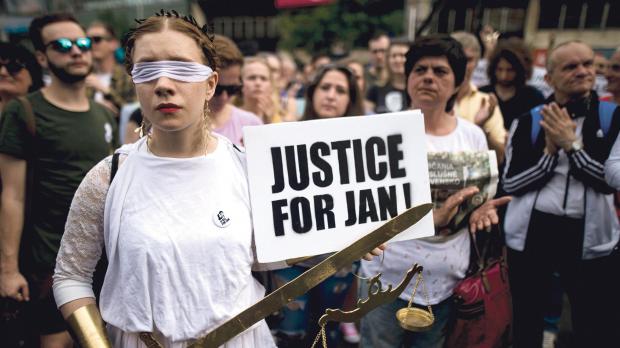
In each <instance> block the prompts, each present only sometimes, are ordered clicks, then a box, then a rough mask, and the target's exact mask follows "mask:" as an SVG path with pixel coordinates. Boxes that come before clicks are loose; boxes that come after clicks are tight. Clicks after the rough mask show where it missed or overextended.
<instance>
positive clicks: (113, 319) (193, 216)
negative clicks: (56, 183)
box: [54, 136, 273, 347]
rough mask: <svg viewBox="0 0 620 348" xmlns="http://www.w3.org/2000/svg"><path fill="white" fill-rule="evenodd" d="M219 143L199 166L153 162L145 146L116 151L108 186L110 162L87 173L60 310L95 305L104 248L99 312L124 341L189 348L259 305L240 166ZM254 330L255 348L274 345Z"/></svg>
mask: <svg viewBox="0 0 620 348" xmlns="http://www.w3.org/2000/svg"><path fill="white" fill-rule="evenodd" d="M217 138H218V146H217V148H216V150H215V151H214V152H213V153H210V154H208V155H206V156H202V157H194V158H163V157H157V156H154V155H152V154H151V153H150V152H148V151H147V147H146V143H145V141H144V140H140V141H138V142H137V143H135V144H133V145H129V146H124V147H123V148H121V149H119V150H118V151H119V152H121V154H125V155H126V157H124V156H121V158H123V157H124V161H122V165H121V166H120V167H119V169H118V172H117V174H116V176H115V178H114V181H113V183H112V185H110V186H109V185H108V183H109V177H110V161H111V160H110V158H107V159H105V160H104V161H102V162H101V163H99V164H98V165H97V166H95V167H94V168H93V169H92V170H91V171H90V172H89V173H88V174H87V176H86V177H85V179H84V181H83V182H82V184H81V185H80V187H79V188H78V190H77V192H76V194H75V197H74V200H73V202H72V204H71V209H70V212H69V216H68V219H67V225H66V229H65V233H64V236H63V239H62V243H61V247H60V250H59V253H58V257H57V265H56V273H55V275H54V295H55V297H56V302H57V304H58V306H61V305H63V304H65V303H67V302H69V301H72V300H75V299H78V298H84V297H94V296H93V291H92V287H91V282H92V281H91V279H92V273H93V270H94V268H95V265H96V263H97V261H98V259H99V256H100V255H101V250H102V246H103V244H104V243H105V250H106V253H107V256H108V260H109V266H108V270H107V273H106V276H105V281H104V285H103V289H102V292H101V298H100V310H101V314H102V317H103V319H104V320H105V321H106V322H107V323H108V324H110V325H112V326H114V327H116V328H119V329H120V330H122V331H124V332H141V331H148V332H153V331H156V332H160V333H161V334H162V335H163V336H164V337H166V338H167V339H169V340H170V341H172V342H179V341H183V340H188V339H191V338H196V337H200V336H202V335H204V334H206V333H207V332H208V331H210V330H212V329H214V328H216V327H217V326H219V325H220V324H222V323H223V322H225V321H226V320H227V319H229V318H231V317H232V316H234V315H235V314H237V313H239V312H240V311H241V310H243V309H245V308H247V307H249V306H250V305H252V304H253V303H255V302H256V301H258V300H259V299H261V298H262V296H263V293H264V289H263V287H262V286H261V285H260V284H258V282H256V281H255V280H254V278H253V277H252V275H251V267H252V265H253V264H254V262H255V261H254V260H255V256H254V254H255V253H254V252H253V242H252V227H251V214H250V206H249V197H248V187H247V177H246V173H245V168H244V161H243V159H242V158H240V157H239V156H238V154H236V153H235V151H237V150H235V149H234V148H233V146H232V144H231V143H230V141H228V140H226V139H225V138H224V137H221V136H218V137H217ZM108 186H109V191H108ZM256 327H260V328H261V330H260V331H261V332H263V333H265V334H261V335H255V333H254V334H252V335H251V336H252V337H254V338H255V339H256V337H257V336H258V339H259V341H260V342H254V344H251V343H250V346H252V345H254V346H273V341H272V340H271V337H270V336H269V337H266V336H265V335H267V336H268V335H269V331H268V330H266V324H265V323H264V321H263V322H261V323H259V324H258V325H257V326H255V327H254V328H256ZM251 330H252V329H251ZM241 336H243V335H241ZM229 343H232V342H229ZM247 344H248V342H247V340H245V343H244V344H241V345H234V344H233V345H232V346H234V347H236V346H247ZM227 346H231V345H227Z"/></svg>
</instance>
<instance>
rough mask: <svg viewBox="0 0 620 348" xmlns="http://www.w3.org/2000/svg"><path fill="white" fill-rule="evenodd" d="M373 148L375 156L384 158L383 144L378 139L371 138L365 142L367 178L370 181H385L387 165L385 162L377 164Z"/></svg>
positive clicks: (381, 140)
mask: <svg viewBox="0 0 620 348" xmlns="http://www.w3.org/2000/svg"><path fill="white" fill-rule="evenodd" d="M375 148H376V151H377V156H385V142H384V141H383V139H381V138H380V137H371V138H370V139H368V141H367V142H366V163H367V165H368V177H370V178H371V179H372V180H375V181H380V180H383V179H385V177H386V176H387V171H388V170H387V163H386V162H385V161H381V162H377V158H376V156H375Z"/></svg>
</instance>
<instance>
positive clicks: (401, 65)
mask: <svg viewBox="0 0 620 348" xmlns="http://www.w3.org/2000/svg"><path fill="white" fill-rule="evenodd" d="M408 49H409V42H408V41H407V40H405V39H394V40H392V41H391V42H390V47H389V48H388V51H387V62H386V67H387V80H386V82H385V83H384V84H383V85H373V86H372V87H370V88H369V89H368V92H367V94H366V99H367V100H368V101H369V102H370V103H372V107H373V109H374V111H375V113H378V114H382V113H386V112H397V111H402V110H406V109H407V108H408V107H409V105H408V102H407V100H408V98H407V93H406V91H405V87H406V82H405V53H407V50H408Z"/></svg>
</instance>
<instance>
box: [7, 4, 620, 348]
mask: <svg viewBox="0 0 620 348" xmlns="http://www.w3.org/2000/svg"><path fill="white" fill-rule="evenodd" d="M29 36H30V40H31V42H32V46H33V47H34V53H33V52H30V51H29V50H28V49H26V48H24V47H22V46H21V45H18V44H14V43H5V42H2V43H0V177H1V185H2V186H1V190H2V191H1V199H0V298H1V300H2V301H3V306H2V307H1V308H0V311H2V312H3V315H2V318H1V319H0V320H3V322H0V325H5V327H0V332H2V333H7V335H8V334H9V333H10V334H11V335H10V336H11V337H12V339H14V341H12V342H10V343H9V344H10V345H15V346H18V341H20V340H21V343H19V344H20V345H21V346H24V345H25V346H35V345H40V346H41V347H44V348H52V347H54V348H55V347H71V346H72V345H73V343H72V342H73V339H76V338H78V337H84V336H80V335H79V331H80V330H81V329H82V328H84V327H85V326H84V325H85V323H88V324H90V325H91V327H96V328H99V331H98V333H99V336H97V335H95V336H93V335H91V336H89V337H90V338H89V339H95V340H99V341H98V342H100V343H101V342H106V341H108V340H109V343H108V344H109V345H111V346H113V347H146V346H149V347H151V346H157V344H159V346H163V347H179V348H180V347H187V346H188V345H189V344H190V343H191V342H192V340H194V339H197V338H200V337H202V336H204V335H205V334H206V333H208V332H209V331H211V330H213V329H214V328H216V327H217V326H219V325H220V324H222V323H223V322H225V321H226V320H227V319H229V318H231V317H233V316H234V315H235V314H237V313H239V312H240V311H241V310H243V309H245V308H247V307H249V306H250V305H251V304H253V303H255V302H256V301H258V300H260V299H261V298H262V297H263V296H264V293H265V288H266V289H267V291H271V290H274V289H275V288H277V287H279V286H281V285H283V284H285V283H286V282H288V281H290V280H292V279H294V278H295V277H297V276H298V275H300V274H301V273H303V272H304V271H305V270H307V269H309V268H311V267H312V266H314V265H316V264H317V263H319V262H320V261H322V260H324V259H325V258H326V255H319V256H315V257H312V258H310V259H306V260H303V261H302V262H297V263H295V264H292V263H291V264H288V263H286V262H282V263H281V264H269V265H261V264H258V262H257V261H256V256H255V247H254V237H253V232H252V220H251V207H250V203H249V193H248V183H247V173H246V169H245V154H244V151H243V144H244V142H243V132H242V129H243V127H244V126H251V125H262V124H269V123H278V122H303V121H306V120H314V119H325V118H334V117H347V116H363V115H368V114H379V113H385V112H396V111H403V110H409V109H420V110H421V111H422V113H423V115H424V116H423V117H424V124H425V133H426V144H427V148H428V151H429V152H448V153H455V152H464V151H487V150H489V149H490V150H494V151H495V154H496V156H497V163H498V164H499V167H500V168H499V172H500V174H501V178H500V183H499V185H498V189H497V192H498V193H497V195H496V197H493V198H491V199H489V200H487V201H486V202H481V204H480V206H479V207H477V209H476V210H475V211H474V212H473V213H472V214H471V216H470V217H469V220H468V221H467V223H466V224H465V225H454V224H451V222H452V219H453V217H454V215H455V213H456V211H457V208H458V207H459V205H460V204H461V203H463V202H464V201H466V200H467V199H468V198H469V197H471V196H473V195H474V194H476V193H477V192H478V188H476V187H466V188H463V189H462V190H460V191H459V192H457V193H455V194H453V195H452V196H450V197H448V198H447V199H446V201H445V202H443V205H441V206H440V207H439V206H438V207H437V208H435V209H434V210H433V218H434V224H435V227H436V231H437V232H436V235H435V236H433V237H427V238H422V239H417V240H409V241H404V242H396V243H392V244H389V245H388V246H387V247H383V246H382V247H381V248H379V249H375V250H372V251H371V252H369V254H368V255H366V257H365V258H364V260H362V261H360V262H356V263H354V264H352V265H350V267H347V268H345V269H342V270H340V271H339V272H338V273H336V274H334V275H333V276H331V277H330V278H329V279H327V280H326V281H325V282H323V283H322V284H320V285H319V286H317V287H316V288H315V289H313V290H312V291H310V292H308V293H307V294H305V295H304V296H302V297H300V298H297V299H294V300H293V301H292V302H290V303H289V304H287V305H286V306H285V307H284V308H283V309H282V310H281V311H280V312H279V313H278V314H275V315H273V316H272V317H271V318H269V320H268V323H269V324H268V323H267V322H266V321H261V322H260V323H258V324H257V325H255V326H253V327H251V328H250V329H248V330H246V331H245V332H244V333H243V334H240V335H238V336H237V337H235V338H234V339H232V340H231V341H229V342H228V343H227V344H226V345H225V347H274V346H279V347H300V346H309V345H310V344H312V341H313V340H314V337H315V334H316V333H317V330H318V327H317V325H316V320H317V316H318V315H320V314H322V313H323V312H324V311H325V309H327V308H342V307H344V308H348V309H352V308H353V307H354V306H355V305H354V302H355V301H354V299H355V298H357V297H358V291H359V293H360V294H361V296H362V297H363V296H364V295H365V294H367V293H368V289H367V286H368V284H367V283H366V281H365V280H364V279H366V278H367V277H370V276H374V275H375V274H377V273H379V272H381V273H382V274H383V276H382V279H383V280H384V283H391V284H397V283H398V282H399V281H400V279H401V278H402V276H403V274H404V273H405V272H406V270H407V269H408V268H409V267H411V265H412V264H414V263H418V264H420V265H422V266H423V267H424V271H423V275H424V279H425V283H426V286H427V288H428V291H427V292H426V293H422V292H415V289H414V287H415V285H414V284H413V283H412V284H409V285H408V287H407V288H406V289H405V291H404V292H403V293H402V294H401V295H400V297H399V298H398V299H397V300H395V301H393V302H391V303H387V304H384V305H382V306H380V307H378V308H377V309H375V310H373V311H371V312H370V313H369V314H368V315H366V316H365V317H364V318H362V320H361V323H359V325H358V326H356V325H355V324H353V323H342V324H340V325H338V324H329V325H328V326H327V327H326V334H327V335H326V336H327V343H328V346H336V345H337V344H338V342H340V340H342V339H344V340H345V341H347V342H349V343H359V344H360V346H361V347H395V348H396V347H438V348H439V347H443V345H444V344H445V341H446V337H447V336H448V335H450V330H451V327H452V326H451V323H452V322H453V319H454V316H455V301H454V298H453V290H454V288H455V286H456V285H457V284H458V283H459V282H460V281H461V280H462V279H464V278H465V277H466V276H467V274H468V270H470V260H471V252H472V251H471V238H470V235H472V234H481V235H484V234H485V233H487V232H486V231H488V230H490V229H495V230H499V231H501V235H502V236H504V238H505V248H506V254H507V264H508V269H509V279H510V289H511V294H512V303H513V320H512V335H511V337H512V342H511V344H512V346H513V347H516V348H520V347H527V348H529V347H541V346H544V347H545V348H547V347H552V346H553V341H554V340H555V337H556V336H557V318H558V317H559V316H560V315H561V309H562V300H561V299H562V296H563V294H564V293H566V295H567V297H568V299H569V301H570V309H571V319H572V331H573V337H574V344H575V347H585V346H593V347H607V346H610V347H611V346H613V345H614V343H615V342H617V337H616V335H617V334H616V332H617V330H615V328H614V323H616V322H617V319H618V314H617V313H618V312H619V310H620V303H619V302H618V300H617V298H618V296H617V294H618V290H619V289H618V288H617V287H616V286H615V285H611V283H613V274H614V273H613V272H614V271H613V270H614V269H615V267H616V266H618V265H619V260H620V259H619V256H618V250H617V249H618V246H617V245H618V241H619V239H620V226H619V224H618V215H619V214H618V213H617V211H616V205H617V204H618V200H617V199H616V200H615V199H614V198H615V197H616V196H617V195H616V190H618V189H620V179H619V178H620V141H618V140H617V138H618V132H619V131H620V109H618V108H617V106H616V104H615V103H618V102H620V48H619V49H618V50H617V51H616V52H615V53H614V54H613V55H612V56H611V57H610V59H609V60H608V61H607V60H605V59H601V57H599V58H596V57H597V56H596V55H595V53H594V51H593V50H592V48H591V47H590V46H588V44H587V43H584V42H580V41H569V42H565V43H561V44H559V45H557V46H555V47H552V48H550V50H549V51H548V53H547V63H546V67H545V69H546V75H545V82H546V85H545V86H544V89H541V88H540V87H541V86H539V85H538V86H537V85H536V84H535V83H534V84H533V83H532V80H531V77H532V74H533V70H534V67H533V64H532V56H531V52H530V51H529V48H528V46H527V45H526V44H525V43H524V42H523V40H521V39H519V38H516V37H510V38H501V37H499V40H497V42H496V39H498V37H497V36H495V35H491V36H484V37H482V38H480V39H479V38H478V37H477V36H476V35H474V34H471V33H466V32H454V33H451V35H429V36H424V37H420V38H418V39H416V40H415V41H414V42H408V41H407V40H404V39H401V38H390V37H389V36H388V35H386V34H383V33H377V34H376V35H374V36H372V38H371V39H370V40H369V42H368V52H367V53H368V54H367V56H368V57H369V62H368V64H365V63H364V62H363V61H361V60H359V59H358V58H357V57H347V58H344V59H340V60H337V61H332V59H331V57H330V56H329V55H326V54H315V55H314V56H313V57H312V59H311V60H310V61H309V62H308V64H306V65H305V66H303V67H302V66H298V63H297V62H296V61H295V59H294V58H293V57H292V56H291V55H290V54H288V53H286V52H280V53H278V54H275V53H272V52H257V54H255V55H253V56H244V55H243V54H242V52H241V51H240V49H239V48H238V47H237V45H236V44H235V43H234V42H233V41H232V40H231V39H230V38H227V37H225V36H222V35H212V34H210V33H206V32H205V31H204V29H203V27H200V26H198V25H196V22H195V20H193V19H192V18H188V17H183V16H182V15H178V14H177V13H176V12H174V11H172V12H164V11H162V12H161V13H159V14H158V15H156V16H152V17H149V18H146V19H144V20H139V21H138V24H137V26H136V27H135V28H133V29H131V30H130V31H129V32H128V33H127V34H126V36H125V37H124V40H123V42H122V51H123V52H124V59H123V62H122V64H121V63H119V59H118V58H119V56H118V54H117V53H118V52H119V48H121V42H120V40H119V38H118V37H117V33H115V30H114V28H113V27H111V26H109V25H107V24H106V23H103V22H99V21H97V22H93V23H90V24H89V26H88V27H87V28H84V27H83V26H82V24H81V23H80V22H79V21H78V20H77V19H76V18H74V17H73V16H72V15H70V14H66V13H56V14H46V15H43V16H40V17H37V18H35V19H34V20H33V21H32V23H31V25H30V30H29ZM171 42H173V43H174V45H166V44H162V43H171ZM481 43H482V45H481ZM595 61H597V62H600V64H595ZM481 67H482V69H481ZM44 71H45V74H44ZM480 71H484V73H486V76H483V77H480V76H476V74H479V73H480ZM597 74H599V76H598V77H597ZM44 81H45V82H44ZM480 81H482V82H480ZM601 81H603V82H604V83H603V82H601ZM601 83H603V85H604V88H603V89H601V88H600V86H599V85H600V84H601ZM549 91H551V92H550V93H549ZM123 144H124V145H123ZM218 204H225V205H227V207H228V206H229V207H230V209H231V210H232V211H234V212H235V216H236V221H235V224H234V225H231V226H230V227H228V230H227V231H226V232H227V233H226V234H222V233H220V232H219V228H221V227H222V226H217V224H216V225H214V222H213V221H211V220H212V212H214V211H216V210H217V209H218V207H219V205H218ZM384 248H387V249H386V250H385V251H383V249H384ZM381 254H382V256H381V257H376V256H377V255H381ZM101 259H104V260H105V261H101ZM102 268H103V270H102ZM253 271H260V272H264V273H260V274H258V273H256V272H254V273H253ZM414 293H415V296H414ZM410 298H412V302H413V303H414V305H417V306H422V307H425V306H429V307H430V308H431V309H432V313H433V314H434V318H435V322H434V324H433V326H432V328H431V329H430V330H429V331H425V332H410V331H407V330H404V329H402V328H401V326H399V324H398V321H397V318H396V316H395V313H396V311H398V310H399V309H400V308H403V307H406V306H407V302H408V301H409V299H410ZM7 303H11V304H12V305H7ZM558 303H559V305H558ZM9 312H10V313H9ZM20 318H21V319H20ZM11 321H13V322H17V321H19V323H18V324H19V325H17V326H15V325H14V326H13V327H12V329H11V330H12V331H11V332H9V331H8V329H7V326H6V325H7V323H9V322H11ZM104 323H105V324H104ZM69 332H73V333H74V335H70V334H69ZM153 344H156V345H153ZM549 344H551V345H549Z"/></svg>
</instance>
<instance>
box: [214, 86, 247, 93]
mask: <svg viewBox="0 0 620 348" xmlns="http://www.w3.org/2000/svg"><path fill="white" fill-rule="evenodd" d="M241 88H243V85H220V84H218V85H217V86H215V95H220V94H222V93H223V92H224V91H226V93H227V94H228V95H236V94H237V93H239V91H241Z"/></svg>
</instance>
